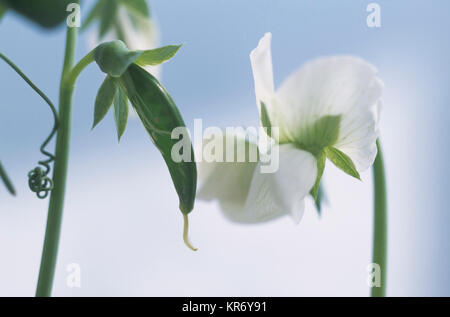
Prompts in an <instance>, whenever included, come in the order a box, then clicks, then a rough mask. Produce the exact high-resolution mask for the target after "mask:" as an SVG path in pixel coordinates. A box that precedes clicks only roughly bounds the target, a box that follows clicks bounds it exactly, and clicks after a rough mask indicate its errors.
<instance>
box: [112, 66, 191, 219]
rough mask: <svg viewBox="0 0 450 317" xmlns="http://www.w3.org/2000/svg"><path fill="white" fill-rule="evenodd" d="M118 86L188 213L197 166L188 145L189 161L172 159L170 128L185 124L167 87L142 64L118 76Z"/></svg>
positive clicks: (174, 141) (173, 141)
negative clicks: (162, 163)
mask: <svg viewBox="0 0 450 317" xmlns="http://www.w3.org/2000/svg"><path fill="white" fill-rule="evenodd" d="M119 83H120V85H121V86H122V88H123V90H124V91H125V92H126V94H127V96H128V98H129V99H130V101H131V103H132V105H133V107H134V108H135V109H136V112H137V114H138V116H139V118H140V119H141V121H142V123H143V124H144V127H145V129H146V130H147V132H148V133H149V135H150V136H151V138H152V140H153V142H154V144H155V145H156V146H157V147H158V149H159V151H160V152H161V154H162V156H163V158H164V160H165V161H166V164H167V167H168V168H169V172H170V175H171V177H172V181H173V183H174V185H175V189H176V191H177V193H178V197H179V199H180V210H181V211H182V212H183V214H188V213H189V212H191V211H192V209H193V208H194V201H195V193H196V187H197V168H196V164H195V159H194V151H193V149H192V145H191V160H190V161H189V162H184V161H181V162H174V160H173V159H172V157H171V151H172V147H173V146H174V144H175V143H177V142H178V140H176V139H172V137H171V133H172V130H173V129H175V128H177V127H185V126H186V125H185V124H184V121H183V118H182V117H181V115H180V113H179V112H178V109H177V107H176V105H175V103H174V101H173V100H172V98H171V97H170V95H169V93H168V92H167V91H166V89H165V88H164V87H163V86H162V85H161V84H160V83H159V81H158V80H157V79H156V78H155V77H153V76H152V75H151V74H149V73H148V72H147V71H145V70H144V69H142V68H141V67H139V66H137V65H135V64H132V65H130V66H129V67H128V69H127V71H126V72H125V73H124V74H123V75H122V76H121V77H120V80H119Z"/></svg>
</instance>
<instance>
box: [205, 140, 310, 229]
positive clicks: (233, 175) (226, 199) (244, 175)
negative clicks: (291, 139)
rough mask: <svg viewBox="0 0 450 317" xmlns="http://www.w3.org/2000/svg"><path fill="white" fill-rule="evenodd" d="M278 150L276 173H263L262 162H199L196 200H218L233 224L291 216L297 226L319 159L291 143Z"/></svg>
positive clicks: (281, 146)
mask: <svg viewBox="0 0 450 317" xmlns="http://www.w3.org/2000/svg"><path fill="white" fill-rule="evenodd" d="M278 151H279V161H278V170H277V171H276V172H275V173H261V165H262V164H265V163H262V162H257V163H217V162H214V163H206V162H202V163H199V165H198V167H199V180H200V188H199V190H198V193H197V198H199V199H202V200H218V202H219V205H220V208H221V210H222V212H223V213H224V215H225V216H226V217H227V218H228V219H230V220H231V221H234V222H239V223H260V222H266V221H269V220H272V219H276V218H278V217H280V216H283V215H290V216H291V217H292V219H293V220H294V221H295V222H296V223H298V222H299V221H300V220H301V218H302V215H303V212H304V199H305V197H306V196H307V195H308V194H309V191H310V190H311V188H312V187H313V185H314V182H315V180H316V175H317V165H316V160H315V158H314V156H313V155H311V154H310V153H308V152H305V151H302V150H299V149H297V148H295V147H294V146H292V145H289V144H284V145H280V146H279V147H278Z"/></svg>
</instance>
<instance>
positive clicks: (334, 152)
mask: <svg viewBox="0 0 450 317" xmlns="http://www.w3.org/2000/svg"><path fill="white" fill-rule="evenodd" d="M325 154H326V156H327V157H328V159H329V160H330V161H331V162H333V164H334V165H336V166H337V167H339V168H340V169H341V170H343V171H344V172H345V173H347V174H348V175H350V176H353V177H355V178H357V179H359V180H361V177H360V176H359V173H358V171H357V170H356V167H355V164H353V161H352V160H351V159H350V157H348V156H347V154H345V153H344V152H342V151H340V150H338V149H336V148H334V147H326V148H325Z"/></svg>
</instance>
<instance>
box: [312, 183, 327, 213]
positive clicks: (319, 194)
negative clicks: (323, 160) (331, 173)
mask: <svg viewBox="0 0 450 317" xmlns="http://www.w3.org/2000/svg"><path fill="white" fill-rule="evenodd" d="M326 199H327V198H326V194H325V189H324V188H323V183H320V185H319V190H318V191H317V198H316V199H315V200H314V204H315V205H316V209H317V213H318V214H319V217H320V216H321V214H322V204H323V203H324V202H325V201H326Z"/></svg>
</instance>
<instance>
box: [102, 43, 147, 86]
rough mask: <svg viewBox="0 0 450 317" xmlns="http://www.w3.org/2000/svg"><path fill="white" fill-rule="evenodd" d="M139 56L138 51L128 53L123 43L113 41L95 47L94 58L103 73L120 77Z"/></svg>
mask: <svg viewBox="0 0 450 317" xmlns="http://www.w3.org/2000/svg"><path fill="white" fill-rule="evenodd" d="M141 54H142V53H141V52H140V51H130V50H129V49H128V47H127V46H126V45H125V43H123V42H122V41H119V40H115V41H111V42H105V43H102V44H100V45H99V46H97V48H96V49H95V53H94V58H95V61H96V63H97V65H98V66H99V67H100V69H101V70H102V71H103V72H104V73H106V74H108V75H109V76H112V77H120V76H121V75H122V74H123V73H124V72H125V71H126V70H127V68H128V66H130V65H131V64H132V63H133V62H134V61H135V60H136V59H137V58H138V57H139V56H141Z"/></svg>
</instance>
